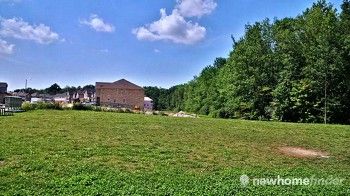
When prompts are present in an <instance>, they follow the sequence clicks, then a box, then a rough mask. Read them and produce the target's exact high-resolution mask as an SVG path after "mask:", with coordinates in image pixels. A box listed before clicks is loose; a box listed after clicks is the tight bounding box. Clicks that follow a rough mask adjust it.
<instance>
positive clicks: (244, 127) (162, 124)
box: [0, 111, 350, 195]
mask: <svg viewBox="0 0 350 196" xmlns="http://www.w3.org/2000/svg"><path fill="white" fill-rule="evenodd" d="M0 126H1V135H0V193H4V194H10V195H12V194H23V195H28V194H68V195H71V194H78V193H79V194H92V195H96V194H103V193H115V194H161V195H164V194H191V193H195V194H242V195H246V194H247V193H250V194H256V193H272V192H276V191H277V192H280V193H297V192H298V193H300V194H301V193H303V194H307V193H323V194H346V193H350V192H349V187H350V182H349V179H350V174H349V171H350V150H349V148H350V142H349V141H350V126H335V125H314V124H290V123H276V122H254V121H241V120H222V119H210V118H198V119H192V118H191V119H190V118H188V119H187V118H175V117H163V116H145V115H138V114H118V113H104V112H89V111H87V112H84V111H33V112H26V113H20V114H16V115H15V116H13V117H2V118H0ZM280 146H300V147H305V148H311V149H316V150H322V151H326V152H328V153H330V155H331V157H330V158H329V159H297V158H292V157H287V156H285V155H283V154H281V153H280V152H279V151H278V147H280ZM242 174H247V175H249V176H252V177H271V176H272V177H273V176H277V175H281V176H292V177H309V176H312V175H315V176H316V177H328V176H330V175H332V176H337V177H341V178H345V179H346V181H345V183H344V184H343V186H317V187H308V186H298V187H290V186H274V187H264V186H260V187H255V186H248V187H242V186H241V185H240V181H239V177H240V175H242Z"/></svg>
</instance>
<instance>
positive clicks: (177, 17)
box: [132, 0, 216, 44]
mask: <svg viewBox="0 0 350 196" xmlns="http://www.w3.org/2000/svg"><path fill="white" fill-rule="evenodd" d="M215 7H216V3H215V2H214V1H213V0H178V1H177V5H176V6H175V8H174V9H173V10H172V12H171V14H169V15H167V13H166V10H165V9H164V8H163V9H160V15H161V17H160V19H159V20H157V21H154V22H152V23H151V24H147V25H144V26H141V27H138V28H135V29H133V31H132V33H133V34H135V35H136V37H137V39H139V40H148V41H158V40H169V41H172V42H174V43H181V44H194V43H197V42H199V41H201V40H202V39H203V38H204V37H205V35H206V28H205V27H203V26H201V25H199V24H198V23H197V22H193V21H191V20H188V18H190V17H198V18H199V17H201V16H203V15H205V14H210V13H211V12H212V11H213V10H214V9H215Z"/></svg>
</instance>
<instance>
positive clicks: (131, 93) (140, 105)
mask: <svg viewBox="0 0 350 196" xmlns="http://www.w3.org/2000/svg"><path fill="white" fill-rule="evenodd" d="M144 97H145V91H144V89H143V88H142V87H140V86H137V85H136V84H133V83H131V82H129V81H127V80H125V79H121V80H118V81H116V82H113V83H108V82H96V103H97V105H104V106H110V107H122V108H129V109H136V110H143V109H144Z"/></svg>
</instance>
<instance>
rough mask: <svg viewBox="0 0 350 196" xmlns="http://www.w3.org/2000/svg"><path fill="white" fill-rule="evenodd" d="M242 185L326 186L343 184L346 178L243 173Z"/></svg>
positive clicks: (241, 177)
mask: <svg viewBox="0 0 350 196" xmlns="http://www.w3.org/2000/svg"><path fill="white" fill-rule="evenodd" d="M239 180H240V182H241V185H242V186H244V187H245V186H248V185H249V184H252V185H253V186H325V185H337V186H339V185H342V184H343V182H344V180H345V179H344V178H337V177H333V176H329V177H328V178H316V177H315V176H311V177H306V178H283V177H281V176H280V175H278V176H277V177H275V178H249V176H247V175H245V174H244V175H241V176H240V178H239Z"/></svg>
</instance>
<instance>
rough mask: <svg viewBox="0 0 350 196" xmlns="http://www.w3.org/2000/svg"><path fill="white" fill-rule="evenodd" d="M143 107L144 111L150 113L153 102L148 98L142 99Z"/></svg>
mask: <svg viewBox="0 0 350 196" xmlns="http://www.w3.org/2000/svg"><path fill="white" fill-rule="evenodd" d="M143 107H144V110H146V111H152V110H153V100H152V99H151V98H149V97H145V98H144V99H143Z"/></svg>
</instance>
